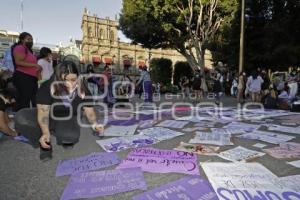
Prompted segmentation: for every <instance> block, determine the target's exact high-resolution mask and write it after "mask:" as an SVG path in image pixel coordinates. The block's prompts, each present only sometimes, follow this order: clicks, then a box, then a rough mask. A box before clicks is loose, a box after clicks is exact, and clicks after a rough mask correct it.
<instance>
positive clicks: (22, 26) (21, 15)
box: [20, 0, 24, 32]
mask: <svg viewBox="0 0 300 200" xmlns="http://www.w3.org/2000/svg"><path fill="white" fill-rule="evenodd" d="M23 10H24V6H23V0H21V13H20V19H21V31H22V32H23V30H24V29H23V28H24V24H23Z"/></svg>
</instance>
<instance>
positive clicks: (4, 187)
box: [0, 98, 300, 200]
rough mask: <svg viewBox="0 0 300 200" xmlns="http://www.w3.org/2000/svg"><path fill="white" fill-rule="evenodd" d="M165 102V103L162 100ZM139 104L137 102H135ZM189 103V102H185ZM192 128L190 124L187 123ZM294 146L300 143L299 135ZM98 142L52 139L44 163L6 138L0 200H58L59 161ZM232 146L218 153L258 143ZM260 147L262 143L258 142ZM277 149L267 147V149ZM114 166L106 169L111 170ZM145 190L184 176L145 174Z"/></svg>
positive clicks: (278, 163)
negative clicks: (69, 145)
mask: <svg viewBox="0 0 300 200" xmlns="http://www.w3.org/2000/svg"><path fill="white" fill-rule="evenodd" d="M163 101H164V100H163ZM179 101H181V99H177V100H175V99H173V100H172V102H179ZM223 101H224V105H225V106H234V105H235V102H236V101H235V100H234V99H232V98H224V99H223ZM135 102H140V100H135ZM187 102H189V101H187ZM190 127H191V123H190ZM193 135H194V134H193V133H187V134H184V135H183V136H179V137H176V138H174V139H172V140H167V141H163V142H160V143H157V144H155V145H153V147H155V148H160V149H173V148H174V147H176V146H177V145H178V144H179V143H180V142H181V141H183V142H188V141H189V139H191V138H193ZM293 136H297V138H296V139H295V140H293V142H298V143H300V135H293ZM96 139H99V138H97V137H96V136H93V134H92V132H91V130H89V129H82V130H81V137H80V142H79V143H78V144H76V145H75V146H74V148H73V149H64V148H62V147H61V146H57V145H56V144H55V138H52V144H53V159H52V160H51V161H47V162H41V161H40V160H39V149H33V148H32V147H31V146H30V145H28V144H25V143H21V142H18V141H14V140H12V139H10V138H8V137H3V138H1V139H0V162H1V165H0V199H1V200H57V199H60V197H61V195H62V193H63V190H64V188H65V186H66V184H67V182H68V180H69V176H64V177H55V171H56V167H57V163H58V162H59V161H60V160H62V159H70V158H76V157H79V156H83V155H87V154H89V153H91V152H103V150H102V148H101V147H100V146H98V145H97V144H96V142H95V140H96ZM233 142H234V146H229V147H228V146H225V147H222V148H221V151H223V150H227V149H231V148H233V147H235V146H239V145H240V146H243V147H246V148H249V149H253V150H257V148H254V147H252V145H253V144H255V143H258V142H259V141H254V140H246V139H240V138H236V137H234V138H233ZM259 143H261V142H259ZM273 146H276V145H271V144H268V146H267V147H273ZM129 151H130V150H125V151H121V152H118V153H117V155H118V156H119V157H120V158H125V157H126V155H127V154H128V152H129ZM198 161H201V162H214V161H221V162H228V161H225V160H223V159H221V158H219V157H217V156H198ZM255 161H256V162H259V163H261V164H263V165H264V166H265V167H267V168H268V169H269V170H270V171H272V172H273V173H274V174H276V175H277V176H280V177H281V176H288V175H296V174H300V169H297V168H295V167H292V166H291V165H288V164H286V160H278V159H275V158H272V157H271V156H269V155H265V156H263V157H261V158H258V159H256V160H255ZM114 168H115V166H113V167H110V168H107V169H114ZM200 174H201V176H203V177H205V173H204V172H203V170H202V169H201V167H200ZM144 176H145V180H146V182H147V185H148V189H152V188H153V187H156V186H159V185H163V184H165V183H168V182H170V181H174V180H177V179H179V178H181V177H183V176H185V175H183V174H176V173H170V174H154V173H147V172H144ZM139 193H141V191H133V192H127V193H121V194H116V195H113V196H107V197H101V198H95V199H103V200H112V199H114V200H119V199H122V200H127V199H128V200H129V199H131V197H132V196H133V195H135V194H139Z"/></svg>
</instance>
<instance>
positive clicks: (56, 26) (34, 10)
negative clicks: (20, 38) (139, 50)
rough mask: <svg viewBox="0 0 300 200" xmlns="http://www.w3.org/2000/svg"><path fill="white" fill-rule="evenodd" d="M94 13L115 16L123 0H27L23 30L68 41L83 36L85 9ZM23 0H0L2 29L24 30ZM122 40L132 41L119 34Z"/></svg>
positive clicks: (52, 41)
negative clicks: (82, 23)
mask: <svg viewBox="0 0 300 200" xmlns="http://www.w3.org/2000/svg"><path fill="white" fill-rule="evenodd" d="M85 7H86V8H87V9H88V10H89V13H90V15H93V14H97V15H98V17H101V18H105V17H110V18H111V19H115V17H116V16H119V14H120V12H121V9H122V0H48V1H46V0H23V27H24V28H23V31H26V32H29V33H31V34H32V35H33V37H34V40H35V42H37V43H46V44H59V42H62V43H63V44H67V43H68V42H69V40H70V38H71V37H73V38H75V39H79V40H81V39H82V33H81V20H82V14H83V11H84V8H85ZM20 11H21V0H0V13H1V17H0V30H9V31H17V32H22V31H21V20H20V19H21V17H20V13H21V12H20ZM119 37H120V39H121V41H128V39H126V37H125V36H124V35H123V34H121V33H119Z"/></svg>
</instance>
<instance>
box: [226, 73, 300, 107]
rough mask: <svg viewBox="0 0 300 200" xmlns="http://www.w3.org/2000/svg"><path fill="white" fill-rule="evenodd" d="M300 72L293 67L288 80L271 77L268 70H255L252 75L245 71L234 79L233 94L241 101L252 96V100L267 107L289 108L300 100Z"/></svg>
mask: <svg viewBox="0 0 300 200" xmlns="http://www.w3.org/2000/svg"><path fill="white" fill-rule="evenodd" d="M299 78H300V76H299V73H298V72H297V70H296V69H293V70H292V72H291V73H290V74H288V77H287V80H284V78H282V77H281V78H280V77H275V78H273V80H271V78H270V77H269V75H268V73H267V71H266V70H260V69H258V70H255V71H253V72H252V73H251V75H250V76H248V77H247V76H246V73H245V72H242V73H240V74H239V76H238V77H235V78H234V80H233V81H232V90H233V91H236V93H235V92H233V95H234V96H236V97H237V101H238V102H239V103H243V102H244V101H245V99H246V98H247V97H248V96H250V98H251V101H252V102H257V103H262V104H263V105H264V106H265V108H270V109H271V108H272V109H275V108H280V109H289V108H290V107H291V104H292V103H293V102H294V101H297V100H298V97H297V95H298V91H299V90H298V83H299V81H300V79H299Z"/></svg>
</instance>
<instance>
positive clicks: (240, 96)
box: [237, 72, 246, 103]
mask: <svg viewBox="0 0 300 200" xmlns="http://www.w3.org/2000/svg"><path fill="white" fill-rule="evenodd" d="M245 75H246V74H245V72H241V73H240V75H239V79H238V86H237V90H238V91H237V101H238V103H243V102H241V100H242V99H243V95H244V90H245V80H244V77H245Z"/></svg>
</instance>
